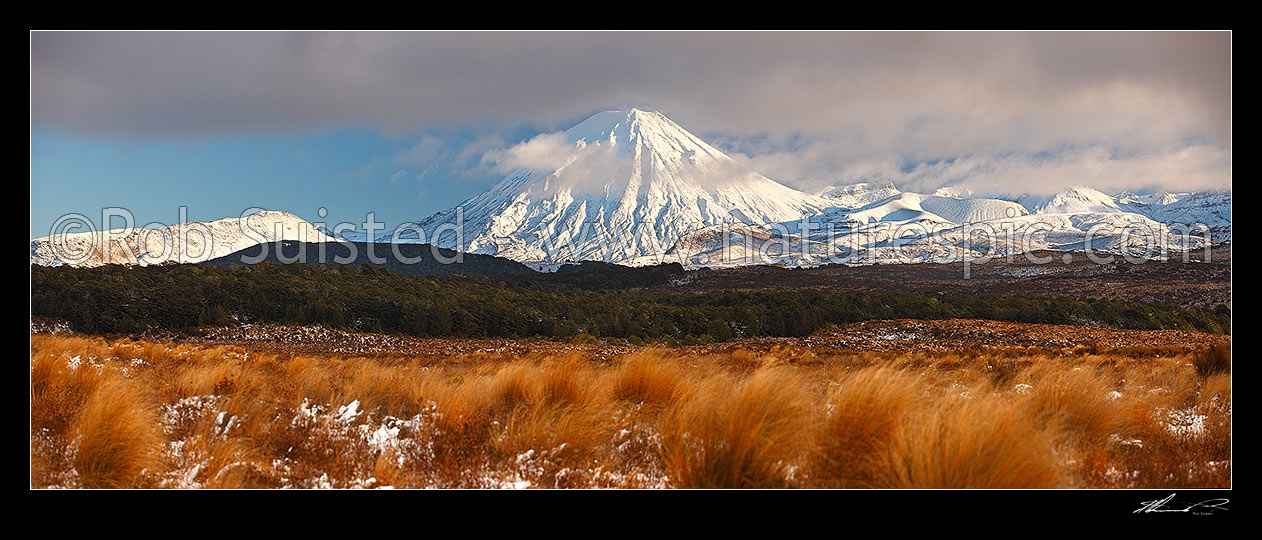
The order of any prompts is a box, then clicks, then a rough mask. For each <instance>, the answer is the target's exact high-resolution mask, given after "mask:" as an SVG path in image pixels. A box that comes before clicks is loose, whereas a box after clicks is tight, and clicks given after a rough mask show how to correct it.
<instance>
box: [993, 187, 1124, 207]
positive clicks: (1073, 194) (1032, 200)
mask: <svg viewBox="0 0 1262 540" xmlns="http://www.w3.org/2000/svg"><path fill="white" fill-rule="evenodd" d="M1011 200H1012V201H1014V202H1017V203H1020V204H1021V205H1022V206H1024V207H1025V208H1026V209H1027V210H1029V211H1030V213H1031V214H1085V213H1099V212H1121V211H1123V210H1122V208H1121V207H1119V206H1118V204H1117V201H1115V200H1113V197H1110V196H1109V195H1107V194H1105V193H1104V192H1102V191H1099V190H1095V189H1091V188H1089V187H1086V186H1074V187H1070V188H1066V189H1063V190H1061V191H1058V192H1056V193H1053V194H1051V195H1030V194H1022V195H1018V196H1016V197H1013V198H1012V199H1011Z"/></svg>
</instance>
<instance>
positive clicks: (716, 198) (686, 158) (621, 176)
mask: <svg viewBox="0 0 1262 540" xmlns="http://www.w3.org/2000/svg"><path fill="white" fill-rule="evenodd" d="M564 135H565V141H566V144H567V145H569V149H570V150H572V151H573V152H572V155H571V156H570V157H568V158H567V160H566V162H565V163H564V164H562V165H561V166H560V167H557V168H555V169H551V168H548V169H538V170H530V169H519V170H517V171H515V172H513V173H512V174H510V175H508V177H506V178H505V179H504V180H502V181H501V182H500V183H499V184H498V185H496V186H495V187H494V188H492V189H491V190H490V191H487V192H486V193H483V194H481V195H478V196H476V197H473V198H472V199H469V200H467V201H465V202H464V203H462V204H461V205H459V206H458V207H456V208H453V209H450V210H444V211H442V212H438V213H436V214H434V215H432V216H429V217H427V218H425V219H422V220H420V221H418V222H416V227H417V228H419V229H421V230H423V231H424V232H425V236H426V238H428V239H429V240H431V241H432V239H433V236H434V232H435V231H437V230H439V229H440V228H441V227H442V226H443V225H444V224H454V223H456V222H457V221H459V220H458V214H459V213H461V212H462V213H463V227H462V230H461V231H460V232H461V233H463V234H462V237H461V236H458V235H457V234H456V233H455V232H454V230H455V229H454V227H452V226H451V225H448V227H447V228H448V229H451V230H450V231H448V232H447V233H442V234H440V235H439V240H438V242H436V243H437V244H438V245H440V246H442V247H449V248H454V249H460V250H463V251H466V252H471V253H485V254H491V255H498V256H502V257H508V258H511V259H514V260H517V261H525V262H535V261H541V262H557V261H567V260H599V261H607V262H618V261H628V260H632V259H636V258H638V257H643V256H646V255H654V254H661V253H663V252H665V251H666V250H667V249H669V248H670V247H671V246H673V245H674V244H675V243H676V242H677V241H678V240H679V239H680V238H681V237H683V236H684V235H686V234H688V233H690V232H692V231H695V230H698V229H701V228H704V227H707V226H711V225H716V224H723V223H743V224H768V223H775V222H781V221H787V220H792V219H798V218H801V217H802V216H804V215H810V214H814V213H818V212H820V211H822V210H823V209H825V208H827V207H829V206H831V205H832V204H831V203H830V202H829V201H827V200H825V199H823V198H820V197H816V196H813V195H809V194H806V193H802V192H800V191H797V190H794V189H792V188H789V187H787V186H784V185H782V184H779V183H776V182H775V181H773V180H771V179H768V178H766V177H764V176H762V175H760V174H758V173H756V172H754V171H751V170H749V169H747V168H745V167H743V166H741V165H740V164H739V163H737V162H736V161H734V160H732V159H731V158H730V157H728V156H727V155H725V154H723V153H722V152H721V151H719V150H718V149H716V148H714V147H713V146H710V145H709V144H707V143H706V142H705V141H702V140H701V139H699V138H697V137H696V136H694V135H692V134H691V133H689V132H687V131H686V130H684V129H683V128H681V127H679V126H678V125H677V124H675V123H674V122H672V121H671V120H670V119H668V118H666V117H665V116H663V115H662V114H661V113H658V112H652V111H642V110H638V109H629V110H619V111H605V112H601V113H597V114H595V115H593V116H591V117H590V118H588V119H587V120H584V121H583V122H581V123H579V124H578V125H576V126H574V127H572V128H570V129H568V130H566V131H565V133H564ZM418 236H419V235H417V234H415V233H414V231H404V232H403V233H402V234H400V235H399V236H397V237H396V238H402V239H410V240H411V241H420V240H421V239H420V238H418ZM390 237H391V235H390V234H383V235H381V236H380V237H378V239H377V240H378V241H390ZM403 241H406V240H403Z"/></svg>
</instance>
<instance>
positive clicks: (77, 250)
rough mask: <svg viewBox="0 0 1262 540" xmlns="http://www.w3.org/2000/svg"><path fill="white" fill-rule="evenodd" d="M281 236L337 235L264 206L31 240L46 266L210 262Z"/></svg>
mask: <svg viewBox="0 0 1262 540" xmlns="http://www.w3.org/2000/svg"><path fill="white" fill-rule="evenodd" d="M277 240H301V241H306V242H317V241H320V240H332V238H331V237H329V236H327V235H325V234H324V233H322V232H321V231H319V230H317V229H316V228H315V227H314V226H312V225H311V224H310V223H308V222H307V221H306V220H304V219H302V218H300V217H298V216H296V215H293V214H290V213H289V212H279V211H273V210H264V211H261V212H256V213H253V214H250V215H247V216H245V217H243V218H225V219H220V220H215V221H210V222H200V221H193V222H189V223H185V224H183V225H172V226H170V227H163V228H158V229H140V228H130V229H114V230H109V231H104V232H85V233H70V234H56V235H52V236H45V237H42V238H36V239H34V240H31V263H32V264H38V265H43V266H60V265H63V264H64V265H70V266H101V265H104V264H136V265H150V264H161V263H164V262H180V263H196V262H204V261H208V260H211V259H215V258H218V257H222V256H224V255H228V254H231V253H235V252H237V251H240V250H242V249H245V248H248V247H251V246H254V245H257V244H261V243H264V242H274V241H277Z"/></svg>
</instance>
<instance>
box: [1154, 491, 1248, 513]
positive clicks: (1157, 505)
mask: <svg viewBox="0 0 1262 540" xmlns="http://www.w3.org/2000/svg"><path fill="white" fill-rule="evenodd" d="M1175 495H1176V494H1175V493H1171V494H1170V496H1169V497H1166V498H1164V499H1161V500H1157V501H1147V502H1144V503H1143V506H1140V507H1139V509H1138V510H1135V512H1134V513H1136V514H1148V513H1152V512H1178V513H1192V514H1196V515H1206V514H1212V513H1213V512H1214V511H1215V510H1227V509H1228V508H1227V507H1226V506H1224V505H1225V504H1227V503H1228V502H1229V501H1228V500H1227V499H1208V500H1204V501H1201V502H1198V503H1181V502H1170V501H1171V499H1174V496H1175Z"/></svg>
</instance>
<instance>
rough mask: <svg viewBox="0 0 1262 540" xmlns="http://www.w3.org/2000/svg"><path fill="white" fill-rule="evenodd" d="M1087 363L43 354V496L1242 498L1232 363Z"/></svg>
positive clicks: (36, 428)
mask: <svg viewBox="0 0 1262 540" xmlns="http://www.w3.org/2000/svg"><path fill="white" fill-rule="evenodd" d="M1081 349H1082V350H1081V351H1079V352H1077V353H1074V354H1070V355H1059V354H1051V353H1049V352H1048V351H1047V350H1044V349H1040V350H1026V349H1021V348H1006V349H1001V350H989V349H986V348H984V347H977V348H974V349H970V350H961V351H951V352H942V351H923V352H879V353H865V352H846V353H838V354H835V355H830V354H823V353H820V352H819V351H815V350H810V349H809V348H807V347H801V346H791V345H786V346H781V345H778V344H777V345H773V346H772V347H770V348H767V349H764V350H762V351H755V350H751V349H749V348H745V347H742V346H736V347H731V348H728V349H726V350H724V349H716V350H712V351H710V352H686V351H680V350H668V349H655V348H636V349H632V352H630V353H629V354H625V355H621V356H614V357H612V358H606V357H602V356H597V355H595V354H594V353H591V352H582V351H561V352H531V353H526V354H509V353H493V352H485V351H480V352H473V353H469V354H466V355H457V356H453V357H451V358H447V359H434V358H428V357H427V358H425V359H418V358H409V357H405V356H398V355H395V356H389V357H360V356H341V355H333V354H329V355H319V356H317V355H297V356H295V355H292V354H273V353H267V352H258V351H250V350H246V349H243V348H240V347H234V346H196V345H187V344H172V343H151V342H145V341H131V340H127V339H123V340H118V341H112V342H111V341H106V340H104V339H101V338H85V337H64V336H50V335H42V334H40V335H33V336H32V343H31V365H30V370H31V371H30V376H31V388H30V391H31V407H32V409H31V454H32V455H31V484H32V486H33V487H110V488H112V487H166V488H192V487H197V488H271V487H292V488H318V487H335V488H351V487H365V488H373V487H385V486H391V487H401V488H408V487H468V488H486V487H548V488H574V487H579V488H581V487H675V488H793V487H805V488H1047V487H1140V488H1144V487H1148V488H1158V487H1159V488H1193V487H1230V485H1231V372H1230V368H1229V365H1230V364H1229V361H1228V362H1227V363H1226V366H1228V367H1226V368H1207V367H1202V366H1203V365H1209V364H1215V363H1217V364H1215V365H1221V364H1222V362H1220V361H1219V360H1212V359H1213V358H1217V357H1218V356H1222V354H1223V353H1222V351H1218V352H1213V351H1197V352H1194V353H1188V352H1180V353H1177V354H1167V353H1168V351H1165V350H1162V351H1131V352H1130V353H1128V354H1112V353H1107V352H1106V353H1101V352H1099V351H1096V352H1092V351H1091V350H1089V349H1088V348H1081ZM1131 353H1133V354H1131ZM1141 353H1143V354H1141ZM1149 353H1151V354H1149ZM1226 354H1227V355H1229V354H1230V353H1229V351H1228V352H1227V353H1226ZM1214 355H1218V356H1214ZM1206 358H1210V360H1206ZM1228 358H1229V356H1228Z"/></svg>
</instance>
